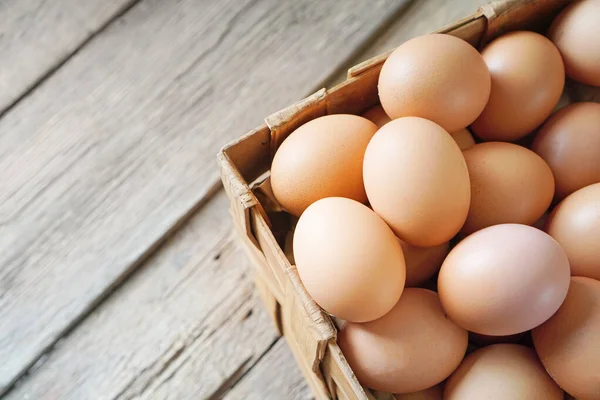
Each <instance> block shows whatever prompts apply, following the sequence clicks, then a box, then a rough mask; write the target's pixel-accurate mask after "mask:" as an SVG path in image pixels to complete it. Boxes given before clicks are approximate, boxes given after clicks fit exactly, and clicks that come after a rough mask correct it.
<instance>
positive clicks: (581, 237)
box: [546, 183, 600, 280]
mask: <svg viewBox="0 0 600 400" xmlns="http://www.w3.org/2000/svg"><path fill="white" fill-rule="evenodd" d="M546 232H548V234H549V235H550V236H552V237H553V238H554V239H556V241H557V242H558V243H559V244H560V245H561V247H562V248H563V249H564V251H565V253H567V257H568V258H569V264H571V275H573V276H587V277H588V278H594V279H597V280H600V183H596V184H594V185H590V186H586V187H584V188H583V189H579V190H578V191H576V192H575V193H573V194H571V195H569V196H568V197H567V198H566V199H564V200H563V201H562V202H560V204H559V205H558V206H557V207H556V208H555V209H554V210H553V211H552V214H551V215H550V219H549V220H548V223H547V224H546Z"/></svg>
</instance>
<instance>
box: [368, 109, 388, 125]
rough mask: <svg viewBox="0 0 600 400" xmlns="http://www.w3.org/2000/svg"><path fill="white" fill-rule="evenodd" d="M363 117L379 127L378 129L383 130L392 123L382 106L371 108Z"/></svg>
mask: <svg viewBox="0 0 600 400" xmlns="http://www.w3.org/2000/svg"><path fill="white" fill-rule="evenodd" d="M362 116H363V117H364V118H366V119H368V120H369V121H371V122H372V123H374V124H375V125H377V127H378V128H381V127H382V126H384V125H385V124H387V123H388V122H390V121H391V119H390V117H388V115H387V114H386V113H385V111H384V109H383V107H381V106H375V107H371V108H369V109H368V110H367V111H365V113H364V114H363V115H362Z"/></svg>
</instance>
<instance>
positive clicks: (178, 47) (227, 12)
mask: <svg viewBox="0 0 600 400" xmlns="http://www.w3.org/2000/svg"><path fill="white" fill-rule="evenodd" d="M401 6H402V2H398V1H394V0H378V1H373V2H368V3H365V2H361V1H359V0H354V1H353V2H352V3H349V2H339V1H334V0H329V1H321V2H310V3H309V2H297V1H292V0H287V1H277V0H256V1H249V0H247V1H235V0H227V1H214V2H198V1H196V0H181V1H177V2H174V1H162V0H145V1H142V2H141V3H138V4H137V5H136V6H134V7H133V8H131V9H130V10H129V11H128V12H127V13H126V14H125V15H124V16H123V17H122V18H120V19H119V20H118V21H117V23H114V24H111V26H109V27H108V28H107V29H106V30H105V31H104V32H103V33H102V34H101V35H99V36H97V37H96V38H94V39H93V40H92V41H90V42H89V43H88V44H87V45H86V46H85V48H83V49H82V50H81V51H80V52H78V54H77V55H76V56H74V57H73V58H71V59H70V60H69V62H68V63H66V64H65V65H64V66H63V67H62V68H61V69H60V70H58V71H57V72H56V73H55V74H54V75H53V76H52V79H49V80H47V81H46V82H45V83H44V84H43V85H42V86H40V87H39V89H37V90H36V91H35V92H33V93H32V94H31V95H30V96H28V97H27V98H25V99H24V100H23V101H21V102H20V103H19V104H18V105H17V106H16V107H14V108H13V109H11V110H10V112H9V113H7V114H6V115H5V116H4V117H3V118H2V119H1V120H0V170H2V171H3V179H2V180H1V181H2V190H1V191H0V265H2V270H1V271H0V360H3V363H2V364H1V365H0V394H1V393H2V392H3V391H4V390H6V389H7V388H8V387H10V385H11V383H12V382H14V380H15V379H16V378H17V377H19V376H20V375H21V374H22V373H23V372H25V371H26V370H27V368H28V367H29V366H31V365H32V364H33V363H34V362H35V361H36V360H37V359H38V358H39V357H40V355H41V354H43V352H45V351H47V350H48V349H49V348H51V346H52V345H53V344H54V343H56V341H57V340H58V339H59V338H60V337H61V336H62V335H63V334H64V333H65V332H66V331H69V330H70V329H71V328H72V327H73V326H75V325H76V324H77V323H78V322H79V320H80V319H81V318H82V317H83V316H85V315H86V314H87V313H89V311H90V310H91V309H93V308H94V307H95V306H96V305H97V304H98V302H100V301H101V300H102V299H103V297H104V296H106V295H107V294H108V293H110V292H111V290H112V289H113V288H114V287H115V286H116V285H118V284H119V283H120V282H121V281H122V280H123V279H125V278H126V277H127V275H128V274H130V273H131V272H132V271H133V270H134V269H135V268H136V267H137V266H138V265H139V264H140V262H141V260H143V259H144V258H145V257H146V256H147V254H148V253H149V252H151V251H152V250H153V249H154V248H155V247H156V246H157V244H158V243H160V242H161V241H162V240H163V238H164V237H165V236H166V234H167V233H168V232H169V231H170V230H172V229H174V227H176V226H177V225H178V224H179V223H180V222H181V220H183V219H185V218H187V215H186V214H187V213H188V212H189V211H190V210H191V209H193V208H194V207H195V206H197V204H198V203H199V202H201V201H202V199H203V197H204V196H206V195H207V193H209V192H210V191H211V190H213V188H214V187H215V182H217V171H216V168H215V167H214V165H215V161H214V155H215V153H216V152H217V150H218V148H219V147H220V146H221V145H223V144H224V143H225V142H226V141H228V140H230V139H233V138H234V137H236V136H239V135H240V134H241V133H243V132H244V131H246V130H247V129H249V128H251V127H253V126H256V125H258V123H259V122H260V119H261V118H262V117H264V116H265V115H267V114H268V113H270V112H273V111H275V110H277V109H279V108H281V107H283V106H285V105H287V104H289V103H290V102H292V101H295V100H297V99H298V98H300V97H301V96H302V95H304V94H306V90H307V88H309V87H310V86H311V85H314V84H315V82H320V81H323V80H325V79H326V78H327V77H328V76H329V75H331V73H332V72H333V71H335V70H336V69H337V67H338V66H339V65H340V62H342V61H343V60H346V59H347V58H348V57H349V56H350V54H351V53H352V51H353V49H355V48H356V47H357V46H360V45H361V43H362V42H363V41H365V40H366V39H367V38H368V37H369V36H370V35H371V34H372V32H374V31H375V30H376V29H377V28H378V27H379V26H380V25H381V24H382V23H383V22H384V21H386V20H387V19H388V18H389V17H390V16H392V15H393V12H394V11H395V10H397V9H400V8H401ZM275 81H277V82H276V83H275Z"/></svg>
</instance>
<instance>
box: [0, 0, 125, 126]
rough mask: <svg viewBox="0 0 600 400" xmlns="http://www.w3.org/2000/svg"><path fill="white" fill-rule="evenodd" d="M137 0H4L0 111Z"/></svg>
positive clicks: (0, 7)
mask: <svg viewBox="0 0 600 400" xmlns="http://www.w3.org/2000/svg"><path fill="white" fill-rule="evenodd" d="M136 1H137V0H111V1H102V0H61V1H47V0H25V1H23V0H3V1H0V60H2V62H1V63H0V115H1V114H2V112H3V111H4V110H6V108H7V107H9V106H10V105H12V104H13V103H14V102H15V101H17V100H18V99H19V98H21V97H22V96H23V95H24V94H25V93H27V92H28V91H29V90H30V89H32V88H33V87H34V86H35V85H36V84H38V83H39V82H40V80H43V79H44V78H45V77H47V76H48V74H50V73H52V71H54V70H55V69H56V68H58V67H60V65H62V64H63V63H64V62H65V60H67V59H68V58H69V57H70V56H72V55H73V53H74V52H76V51H77V50H78V49H80V48H81V47H82V46H83V45H84V44H85V43H86V42H87V41H88V40H89V39H90V38H91V37H92V36H94V35H95V34H97V32H98V31H99V30H102V29H103V27H105V26H106V24H107V23H109V22H110V21H112V20H113V18H115V17H117V16H118V15H120V14H121V13H122V12H123V11H125V10H126V9H127V8H129V7H130V6H131V5H132V4H133V3H135V2H136Z"/></svg>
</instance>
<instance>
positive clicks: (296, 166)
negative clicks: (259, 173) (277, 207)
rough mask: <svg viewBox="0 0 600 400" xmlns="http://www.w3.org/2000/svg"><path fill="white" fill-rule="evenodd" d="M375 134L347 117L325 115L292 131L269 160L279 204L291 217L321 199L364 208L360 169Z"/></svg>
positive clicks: (372, 127)
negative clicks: (344, 201)
mask: <svg viewBox="0 0 600 400" xmlns="http://www.w3.org/2000/svg"><path fill="white" fill-rule="evenodd" d="M376 131H377V126H376V125H375V124H374V123H372V122H371V121H369V120H367V119H366V118H363V117H359V116H357V115H349V114H335V115H326V116H323V117H320V118H316V119H314V120H312V121H309V122H307V123H306V124H304V125H302V126H301V127H299V128H298V129H296V130H295V131H294V132H292V133H291V134H290V136H289V137H287V138H286V139H285V140H284V141H283V143H282V144H281V146H280V147H279V149H278V150H277V152H276V153H275V156H274V158H273V164H272V166H271V186H272V189H273V194H274V195H275V198H276V199H277V201H278V202H279V203H280V204H281V206H282V207H283V208H284V209H285V210H286V211H288V212H289V213H290V214H293V215H295V216H300V214H302V212H304V210H305V209H306V207H308V206H309V205H311V204H312V203H314V202H315V201H317V200H319V199H322V198H325V197H347V198H350V199H353V200H356V201H359V202H361V203H366V201H367V195H366V193H365V187H364V184H363V178H362V164H363V157H364V155H365V149H366V148H367V144H368V143H369V140H371V138H372V137H373V135H374V134H375V132H376Z"/></svg>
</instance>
